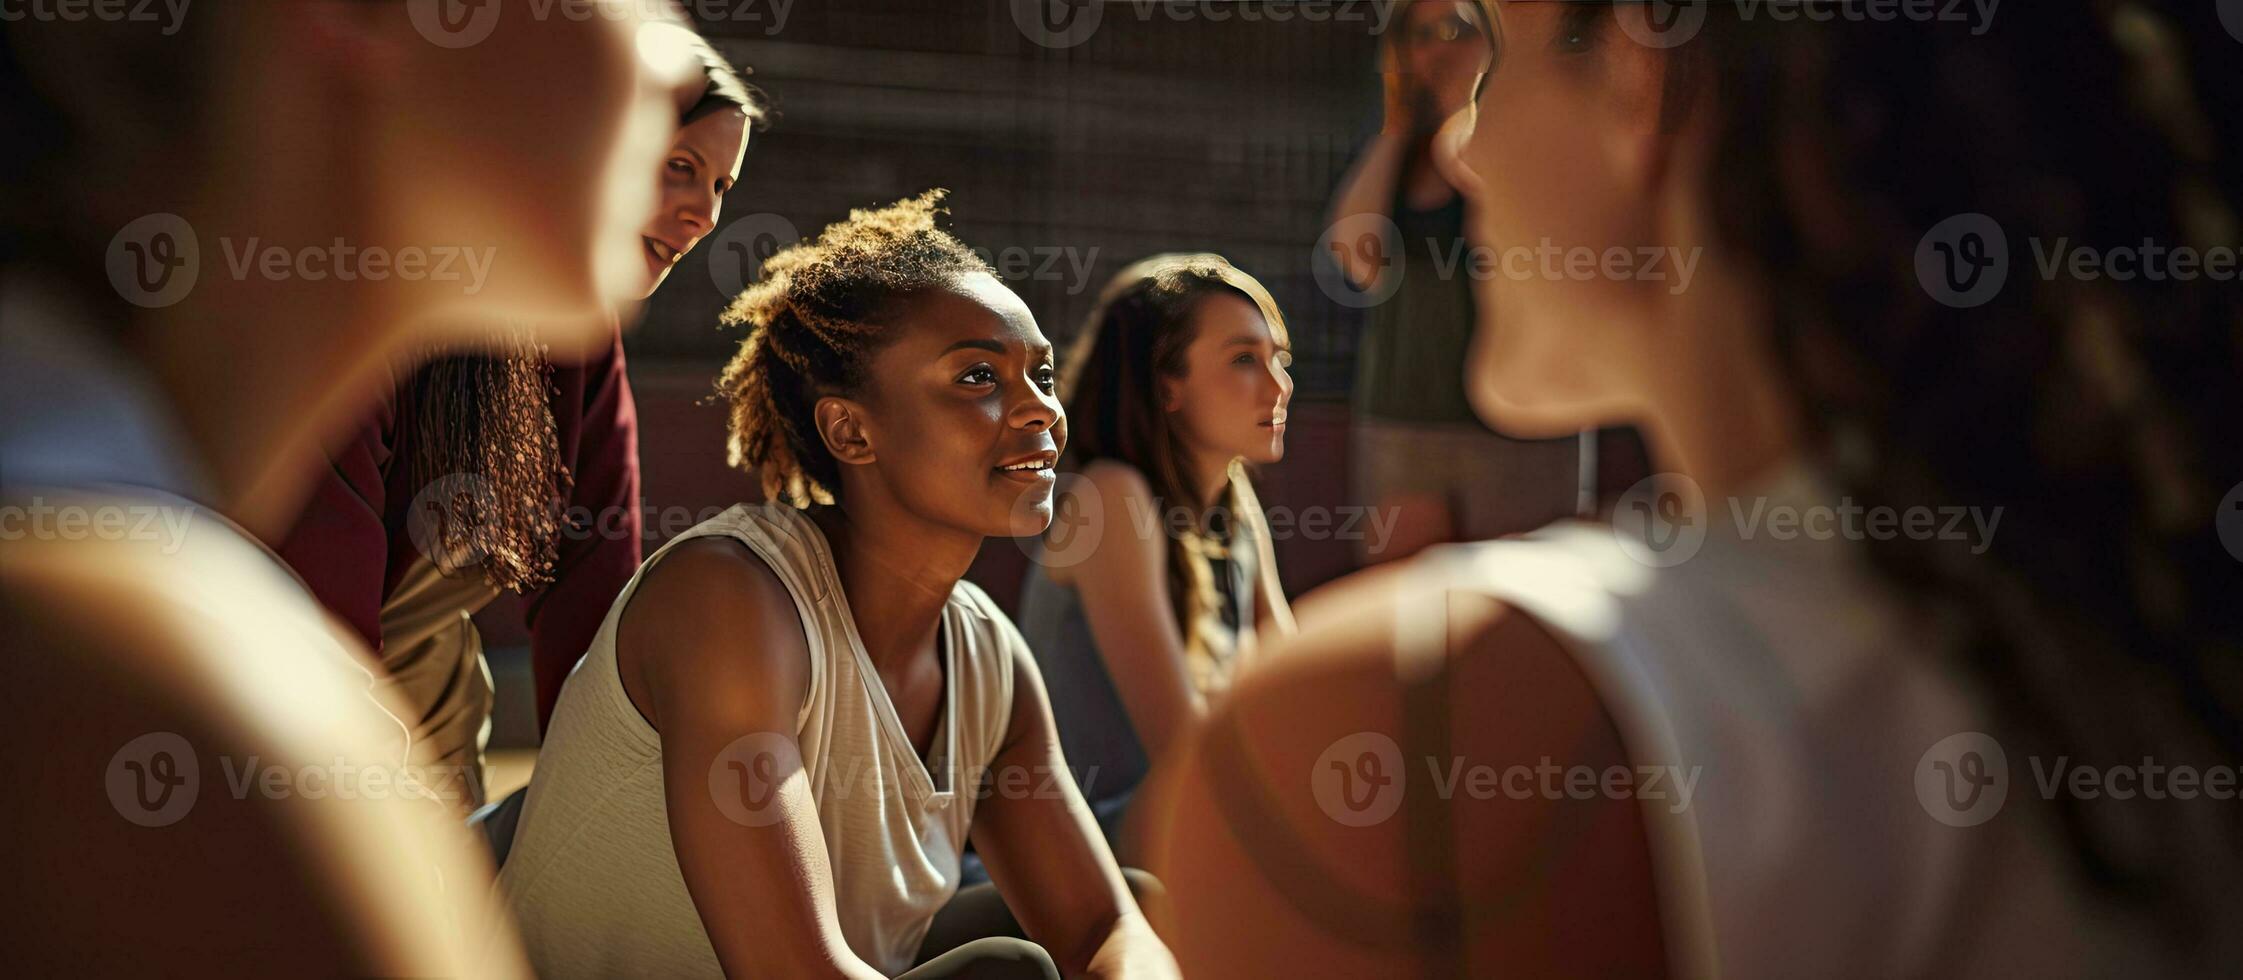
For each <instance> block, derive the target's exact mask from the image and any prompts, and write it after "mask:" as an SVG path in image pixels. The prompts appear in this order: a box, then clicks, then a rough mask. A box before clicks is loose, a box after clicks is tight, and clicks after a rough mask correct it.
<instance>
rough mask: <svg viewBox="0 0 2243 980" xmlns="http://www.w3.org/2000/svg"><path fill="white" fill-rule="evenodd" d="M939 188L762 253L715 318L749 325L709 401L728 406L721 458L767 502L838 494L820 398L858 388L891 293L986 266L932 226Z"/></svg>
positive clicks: (830, 498) (883, 329)
mask: <svg viewBox="0 0 2243 980" xmlns="http://www.w3.org/2000/svg"><path fill="white" fill-rule="evenodd" d="M945 193H947V192H945V191H942V190H940V189H936V190H929V191H926V192H924V193H921V194H920V195H918V196H917V197H910V198H905V199H904V200H901V201H897V202H896V203H894V204H890V205H888V206H886V207H881V208H860V209H856V210H852V211H850V212H849V217H848V219H847V220H844V221H838V222H835V223H834V224H831V225H828V226H826V228H825V230H824V231H822V232H819V233H818V236H817V237H816V238H814V239H810V240H808V241H805V242H801V243H798V244H795V245H792V246H789V247H787V248H784V249H781V250H780V251H778V252H776V253H774V254H773V255H772V256H771V257H770V258H769V259H766V260H764V263H763V268H762V273H761V279H760V280H759V281H758V282H756V284H755V285H753V286H750V287H748V289H747V290H746V291H744V292H742V293H741V294H740V295H739V296H738V297H737V298H735V299H734V300H733V301H732V305H731V306H730V307H729V308H727V309H726V310H725V312H724V323H726V324H727V325H733V326H738V325H742V324H744V325H746V326H747V328H748V335H747V338H746V339H745V340H743V341H742V342H741V344H740V351H739V353H738V354H736V355H734V356H733V358H732V360H731V362H730V363H728V364H726V365H725V366H724V372H723V374H721V375H720V376H719V377H718V378H717V397H719V398H721V399H722V400H723V401H724V402H725V403H727V404H728V405H730V407H731V423H730V436H729V438H728V440H727V444H726V445H727V459H728V461H729V462H730V463H731V465H733V466H735V467H738V468H739V469H741V470H744V471H746V472H747V473H749V474H750V475H752V476H754V477H755V478H756V482H757V484H758V485H759V486H760V487H761V488H762V490H763V494H764V497H765V499H768V500H784V501H786V502H788V503H790V504H792V505H794V506H796V507H799V508H804V509H807V508H809V507H811V506H813V505H830V504H835V503H838V502H839V500H840V493H841V464H840V463H839V462H837V461H835V460H834V458H833V454H832V453H831V452H830V451H828V450H827V449H826V445H825V441H824V440H823V439H821V438H820V437H819V435H818V432H817V422H816V419H815V417H814V415H813V410H814V409H815V407H816V405H817V403H818V399H819V398H821V397H823V396H825V395H827V394H841V395H847V394H850V393H852V392H855V391H857V390H859V389H860V387H861V386H862V385H863V384H864V381H865V377H866V370H867V367H868V366H869V364H870V362H871V358H872V355H873V353H874V352H876V351H878V350H879V349H880V347H881V346H882V345H883V344H884V343H885V342H886V341H887V340H888V339H889V338H890V337H891V336H892V332H891V331H890V329H889V327H890V325H891V323H892V319H891V316H892V314H893V312H894V309H895V305H896V303H897V302H898V301H899V300H902V299H905V298H907V297H909V296H910V295H912V294H914V293H918V292H922V291H926V290H932V289H939V288H941V287H942V286H943V285H945V284H946V283H948V282H950V281H951V280H952V279H954V278H956V277H958V276H961V275H968V274H971V273H977V272H979V273H988V272H990V269H989V266H988V264H987V263H985V262H983V261H982V260H981V259H980V257H978V256H976V255H975V254H974V253H973V251H972V250H971V249H968V248H967V247H966V245H965V243H963V242H960V241H959V240H958V239H957V238H955V237H953V236H952V235H951V234H950V233H949V232H946V231H943V230H942V229H940V228H938V227H936V218H937V217H938V216H939V215H941V214H942V212H943V208H942V200H943V196H944V195H945Z"/></svg>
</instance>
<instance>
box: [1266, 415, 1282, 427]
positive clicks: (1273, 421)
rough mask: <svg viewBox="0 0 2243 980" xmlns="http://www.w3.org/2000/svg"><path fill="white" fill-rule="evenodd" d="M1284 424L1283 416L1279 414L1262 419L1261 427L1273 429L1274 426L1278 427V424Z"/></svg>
mask: <svg viewBox="0 0 2243 980" xmlns="http://www.w3.org/2000/svg"><path fill="white" fill-rule="evenodd" d="M1284 424H1285V416H1283V415H1280V416H1278V417H1276V418H1274V419H1269V420H1266V421H1264V422H1263V423H1262V428H1265V429H1274V428H1277V427H1279V426H1282V425H1284Z"/></svg>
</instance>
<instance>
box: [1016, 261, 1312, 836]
mask: <svg viewBox="0 0 2243 980" xmlns="http://www.w3.org/2000/svg"><path fill="white" fill-rule="evenodd" d="M1292 356H1293V355H1292V346H1291V338H1290V337H1289V336H1288V335H1287V333H1286V331H1285V319H1284V317H1283V316H1282V315H1280V314H1279V313H1278V310H1277V304H1276V302H1275V301H1274V300H1272V299H1271V298H1270V295H1269V291H1268V290H1266V289H1264V288H1262V284H1261V283H1260V282H1257V281H1256V280H1255V279H1254V277H1252V276H1249V275H1247V274H1246V273H1245V272H1242V271H1240V270H1239V269H1238V267H1236V266H1234V265H1231V264H1230V263H1229V262H1228V261H1225V260H1224V259H1223V258H1222V257H1221V256H1216V255H1156V256H1153V257H1152V258H1148V259H1145V260H1143V261H1140V262H1138V263H1136V264H1134V265H1132V266H1130V267H1129V268H1127V269H1124V270H1122V271H1121V272H1120V273H1119V274H1117V275H1116V276H1115V277H1114V278H1113V280H1112V281H1111V282H1110V283H1108V284H1107V286H1106V288H1105V290H1104V291H1103V292H1102V293H1100V295H1099V299H1098V305H1097V306H1096V307H1095V308H1094V309H1093V310H1092V311H1091V314H1090V317H1089V319H1088V321H1086V322H1085V324H1084V327H1083V330H1082V333H1081V334H1079V335H1078V336H1077V337H1076V339H1075V342H1074V346H1073V348H1072V349H1071V351H1070V354H1069V356H1068V358H1067V362H1066V375H1065V377H1064V378H1063V379H1062V381H1061V389H1060V390H1061V394H1062V396H1063V397H1064V398H1065V399H1066V402H1067V417H1068V420H1069V424H1070V425H1071V427H1072V431H1073V433H1074V435H1073V439H1072V441H1071V443H1070V445H1069V446H1068V450H1067V459H1066V464H1067V467H1066V468H1067V469H1068V470H1069V471H1070V473H1069V476H1068V477H1067V482H1066V484H1065V486H1064V487H1063V488H1062V489H1061V491H1060V494H1059V498H1058V502H1057V504H1056V507H1057V517H1055V519H1054V520H1053V523H1052V530H1051V531H1050V532H1049V533H1048V534H1047V535H1046V536H1045V537H1044V539H1043V541H1042V542H1041V547H1038V548H1036V549H1035V550H1034V551H1032V552H1031V557H1032V559H1033V560H1032V562H1031V565H1030V567H1029V570H1028V578H1027V581H1026V584H1025V586H1024V587H1023V592H1022V595H1021V600H1020V618H1021V624H1022V632H1023V633H1024V634H1025V635H1026V637H1027V638H1028V645H1029V648H1030V649H1033V650H1034V651H1035V652H1036V659H1037V662H1038V664H1039V665H1040V666H1041V667H1042V668H1043V672H1044V680H1045V683H1046V684H1047V685H1049V687H1050V689H1051V696H1052V707H1053V712H1054V715H1055V716H1056V717H1057V718H1058V720H1059V736H1060V742H1061V744H1062V745H1064V746H1065V747H1066V750H1067V760H1068V762H1069V764H1071V765H1073V766H1074V767H1075V772H1074V775H1075V779H1076V781H1077V783H1078V784H1080V785H1081V786H1082V790H1083V796H1084V798H1085V799H1087V800H1088V801H1089V802H1090V806H1091V810H1092V812H1094V813H1096V814H1097V815H1098V820H1099V824H1100V826H1101V827H1102V828H1104V829H1105V831H1106V834H1107V838H1108V839H1109V840H1111V841H1113V842H1114V843H1115V849H1116V850H1117V851H1119V852H1121V854H1122V858H1123V861H1124V863H1129V860H1130V848H1129V847H1127V846H1125V845H1124V841H1125V840H1126V839H1127V837H1126V835H1124V834H1123V833H1122V828H1123V816H1124V814H1125V812H1126V809H1127V806H1128V803H1129V798H1130V795H1131V794H1132V793H1133V792H1134V791H1135V790H1136V788H1137V784H1138V782H1139V781H1140V780H1142V779H1143V778H1144V775H1145V772H1146V771H1147V770H1148V769H1149V768H1150V767H1151V765H1152V763H1153V762H1154V760H1157V759H1159V758H1160V757H1161V755H1162V754H1163V753H1164V752H1166V751H1167V749H1168V748H1169V746H1170V745H1171V744H1172V743H1174V742H1175V740H1176V739H1178V738H1179V737H1181V736H1182V735H1183V734H1184V733H1185V732H1187V731H1189V730H1190V729H1191V727H1192V726H1193V725H1196V724H1198V722H1199V721H1200V719H1201V718H1202V717H1204V716H1205V715H1206V713H1207V711H1208V709H1209V707H1210V706H1211V705H1212V704H1213V703H1214V702H1215V701H1217V700H1218V699H1220V698H1221V696H1222V694H1223V692H1224V690H1225V689H1227V688H1228V687H1229V686H1230V680H1231V677H1232V676H1233V675H1234V674H1235V673H1236V672H1237V671H1238V670H1239V668H1240V667H1241V665H1243V664H1244V663H1245V662H1246V661H1247V660H1249V659H1251V658H1252V656H1253V652H1254V649H1255V646H1256V640H1257V636H1258V635H1263V634H1266V635H1269V636H1272V637H1276V636H1282V635H1284V634H1286V633H1290V632H1291V631H1292V628H1293V614H1292V610H1291V608H1290V607H1289V606H1287V604H1286V600H1285V590H1284V587H1283V585H1282V584H1281V583H1280V582H1279V581H1278V578H1277V561H1276V556H1275V553H1274V551H1273V550H1272V548H1271V541H1270V532H1269V523H1268V521H1267V520H1266V519H1265V517H1264V516H1263V514H1262V506H1261V502H1260V500H1259V499H1258V498H1257V497H1256V496H1255V493H1254V487H1253V484H1252V483H1250V482H1249V481H1248V480H1247V477H1246V472H1245V469H1244V467H1245V466H1246V465H1253V464H1268V463H1275V462H1277V461H1279V460H1280V459H1283V458H1284V456H1285V422H1286V409H1287V406H1288V404H1289V403H1290V401H1291V399H1292V394H1293V381H1292V377H1291V376H1290V375H1289V374H1288V373H1287V371H1286V367H1287V365H1289V364H1290V363H1291V361H1292Z"/></svg>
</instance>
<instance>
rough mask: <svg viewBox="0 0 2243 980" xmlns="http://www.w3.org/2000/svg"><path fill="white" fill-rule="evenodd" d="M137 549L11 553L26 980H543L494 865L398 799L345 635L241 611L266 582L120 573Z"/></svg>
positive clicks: (391, 763) (9, 615)
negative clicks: (333, 660) (177, 976)
mask: <svg viewBox="0 0 2243 980" xmlns="http://www.w3.org/2000/svg"><path fill="white" fill-rule="evenodd" d="M191 533H192V534H199V535H210V534H212V533H213V532H212V531H211V530H209V529H199V530H195V531H193V532H191ZM132 550H136V549H134V548H133V547H131V546H115V547H112V546H110V545H108V544H97V543H85V542H77V541H59V542H41V541H33V540H25V541H14V542H10V543H9V545H8V547H7V549H5V550H0V623H5V624H6V628H5V629H4V630H0V692H4V693H0V704H4V705H5V707H6V710H5V712H4V713H0V714H4V716H5V718H6V721H5V722H4V723H0V732H5V733H6V734H7V735H8V736H9V737H10V740H11V743H12V744H14V745H15V746H17V749H16V750H15V751H11V752H9V753H7V754H6V757H5V758H0V779H5V781H6V785H8V786H9V787H11V789H12V790H13V791H14V792H16V793H18V794H20V795H21V797H22V798H23V799H27V800H33V799H35V800H38V801H40V803H39V805H36V806H25V807H20V808H18V810H17V812H16V813H15V814H14V817H15V819H14V821H12V825H13V826H15V827H16V828H17V830H16V832H15V833H16V836H17V837H18V838H19V839H21V840H23V841H25V842H26V845H25V846H23V847H21V848H19V849H18V850H19V853H17V854H12V855H11V856H10V860H9V866H10V872H11V873H10V876H9V877H10V884H11V886H13V887H15V888H17V889H19V890H20V891H19V893H20V894H22V895H25V896H38V897H37V900H35V901H24V902H20V903H17V905H18V907H17V908H14V909H12V910H11V917H12V918H13V919H14V920H15V921H14V922H13V923H12V924H11V940H10V943H9V950H8V958H9V959H10V961H11V965H13V966H15V967H16V969H15V970H12V971H11V972H12V973H16V974H19V975H25V976H32V975H42V974H70V975H119V976H125V975H132V976H146V975H157V974H164V973H177V972H180V971H181V970H182V968H183V967H184V968H185V969H188V970H192V971H197V972H212V973H225V974H235V975H268V974H272V975H313V974H352V975H384V976H405V975H414V976H438V975H442V976H484V977H511V976H528V975H529V970H528V965H527V963H526V962H524V961H523V959H522V955H521V947H520V944H519V941H518V940H517V939H516V938H515V936H514V933H513V929H512V927H511V925H510V924H509V923H508V922H507V921H506V920H505V918H504V915H503V910H501V909H499V908H497V907H496V906H495V905H494V904H492V902H491V895H490V888H491V869H490V863H489V860H488V858H487V857H486V856H485V855H484V854H483V853H482V852H481V848H479V847H477V846H476V843H477V842H475V841H473V840H471V839H470V838H469V837H468V836H467V834H466V833H465V829H464V827H463V826H462V825H461V824H460V823H459V822H458V819H457V818H456V816H454V815H453V814H452V811H451V809H450V808H449V807H448V806H443V805H440V804H438V803H437V802H435V801H433V800H429V799H425V798H420V797H416V796H415V795H413V794H412V793H410V792H407V791H405V790H404V789H403V787H404V785H405V782H404V781H405V778H406V777H405V774H404V773H402V772H400V771H399V770H398V769H397V768H396V766H395V760H394V759H393V758H392V757H390V756H389V755H388V754H387V752H388V750H389V749H390V748H391V745H392V743H391V740H390V739H391V733H390V726H391V724H392V719H390V718H388V717H385V716H383V714H382V713H381V712H380V711H378V710H376V708H375V707H374V705H373V704H371V703H369V702H368V700H367V697H366V692H365V691H364V690H363V689H362V688H361V687H360V686H359V685H358V684H357V683H356V681H357V678H356V677H355V676H353V675H350V674H349V673H347V672H338V671H336V670H334V669H333V667H332V665H331V664H329V662H328V661H329V660H330V653H329V650H328V649H327V647H328V645H329V643H330V642H332V641H339V640H340V639H341V637H339V636H333V637H329V636H325V635H324V634H323V633H322V632H321V631H322V629H323V627H324V624H323V623H315V622H313V621H311V620H308V619H305V618H301V617H297V616H295V615H293V612H292V610H291V609H290V608H288V605H287V603H278V604H275V605H274V606H271V607H267V606H263V605H259V604H258V603H259V602H260V601H261V600H262V599H264V598H265V597H264V596H263V595H262V594H261V593H260V594H258V599H256V600H247V601H244V602H240V603H234V604H233V605H229V603H230V602H232V599H233V597H232V596H229V595H225V593H228V592H235V593H239V594H245V595H246V594H251V593H256V592H257V589H258V586H259V585H260V583H264V582H265V580H264V579H263V577H262V576H261V575H260V574H259V573H260V572H261V571H262V569H259V568H249V569H247V570H246V571H247V573H248V574H246V575H244V576H243V581H242V582H241V583H240V584H239V586H236V585H234V584H233V583H220V584H217V585H211V583H210V582H208V581H207V577H208V576H214V575H215V576H220V577H223V576H225V575H226V574H228V573H230V572H234V573H238V572H242V571H244V569H241V568H239V567H234V568H229V567H228V566H227V563H225V562H223V561H220V562H207V561H202V560H201V557H207V556H201V557H196V558H185V559H183V558H177V557H172V556H169V555H164V556H153V555H146V554H144V555H142V556H141V557H140V560H122V561H117V562H114V563H112V562H111V561H110V559H111V558H116V557H118V554H117V553H119V552H126V551H132ZM185 574H194V575H197V576H199V577H206V580H205V581H204V583H203V584H204V585H206V586H211V587H210V588H209V589H207V590H205V591H207V592H213V593H218V594H219V595H220V600H219V601H218V602H216V603H212V604H205V603H204V602H202V601H200V598H198V596H197V595H196V594H195V592H196V590H195V589H194V588H192V587H189V586H185V585H182V584H180V583H178V582H176V581H173V580H172V579H171V577H172V576H179V575H185ZM265 584H269V583H265ZM203 598H207V597H203ZM334 652H335V653H343V652H344V651H342V650H340V649H339V648H337V649H335V650H334ZM34 747H36V750H35V751H34ZM237 771H238V773H239V775H238V776H237V775H236V773H237ZM104 773H108V777H107V778H108V780H109V781H108V791H107V792H104V788H103V787H104V783H103V780H104V775H103V774H104ZM315 773H318V774H324V775H325V778H326V780H327V782H325V783H320V784H314V783H311V782H308V780H310V779H311V778H313V777H312V775H308V774H315ZM271 775H280V776H290V775H292V776H294V777H295V779H293V780H286V779H284V780H280V781H277V782H276V781H270V780H268V779H267V778H265V777H267V776H271ZM89 776H90V777H91V780H90V781H89V779H88V777H89ZM235 779H239V780H241V782H240V783H239V784H238V785H239V786H240V789H239V790H237V789H236V785H237V784H236V783H235V782H234V780H235ZM377 780H379V781H378V782H377ZM315 786H317V787H318V789H320V790H322V791H320V792H313V791H312V789H313V787H315ZM345 787H347V788H348V790H347V791H345ZM299 790H301V791H299ZM127 912H130V913H131V914H130V915H127V914H125V913H127ZM120 926H122V927H124V928H122V929H120V928H119V927H120Z"/></svg>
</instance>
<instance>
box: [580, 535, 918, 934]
mask: <svg viewBox="0 0 2243 980" xmlns="http://www.w3.org/2000/svg"><path fill="white" fill-rule="evenodd" d="M616 656H617V657H618V660H619V665H620V666H619V670H620V671H621V673H622V674H623V676H624V678H625V683H626V684H627V685H631V691H630V693H631V698H632V701H633V702H634V703H635V704H638V705H639V706H640V708H641V710H642V711H644V712H645V713H646V714H647V715H648V719H647V720H648V721H649V722H650V723H651V724H653V725H654V726H655V727H656V728H657V729H658V730H659V731H660V732H661V733H662V783H663V797H664V801H665V802H666V803H667V805H668V809H669V819H670V835H671V838H672V840H673V842H674V845H675V847H676V849H677V856H678V867H679V869H680V870H681V871H682V872H683V873H684V877H685V884H686V890H687V891H688V892H689V893H690V894H691V895H692V896H693V906H694V908H695V909H696V910H697V911H699V912H700V914H701V924H702V926H703V927H704V928H706V929H707V930H708V934H709V941H710V943H711V944H712V945H714V946H715V948H716V954H717V961H718V962H719V963H721V964H723V966H724V971H725V973H726V974H728V975H731V976H789V977H851V978H871V977H878V976H880V974H879V972H878V971H876V970H874V969H873V968H872V967H871V966H870V965H868V964H866V963H865V962H864V961H863V960H861V959H859V958H858V957H857V956H856V954H855V953H854V952H852V951H851V950H850V949H849V945H848V942H847V941H846V940H845V939H844V938H843V936H842V932H841V920H840V915H839V912H838V910H837V908H836V905H835V900H834V890H833V875H832V871H831V864H830V863H829V860H828V858H827V855H826V847H825V838H824V836H823V835H822V833H821V832H820V830H819V826H818V814H817V808H816V805H815V803H814V802H813V801H812V799H811V795H810V787H809V783H808V780H807V779H806V778H805V777H804V775H803V772H802V760H801V755H800V752H799V749H798V748H797V747H796V745H795V723H796V719H797V716H798V714H799V712H800V709H801V705H802V699H803V697H804V694H805V692H806V691H807V690H808V688H809V682H810V664H809V649H808V641H807V640H806V639H805V638H804V637H803V634H802V627H801V622H800V618H799V616H798V614H797V613H796V611H795V607H794V602H793V599H792V598H791V597H790V596H789V595H788V593H787V591H786V587H785V586H784V585H782V584H781V583H780V582H779V580H778V577H777V576H776V575H774V574H773V573H772V571H771V569H770V568H769V567H768V566H767V565H765V564H764V563H763V561H762V560H761V559H760V558H757V557H756V556H755V555H754V554H752V553H751V552H749V551H748V550H747V548H746V547H745V546H743V545H741V544H739V543H738V542H735V541H731V540H729V539H719V538H710V539H707V540H705V541H692V542H688V543H686V544H684V545H680V546H679V547H678V548H676V549H675V550H673V551H672V552H671V553H670V554H669V555H668V556H667V557H665V558H664V560H663V561H662V562H661V564H659V565H657V566H656V567H655V568H654V569H653V570H652V571H650V572H649V573H648V575H647V578H646V580H645V581H644V582H642V583H640V586H639V590H638V592H637V593H635V594H634V595H633V596H632V598H631V604H630V606H629V607H628V608H627V609H625V610H624V614H623V621H622V623H621V626H620V633H619V635H618V637H617V646H616Z"/></svg>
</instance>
